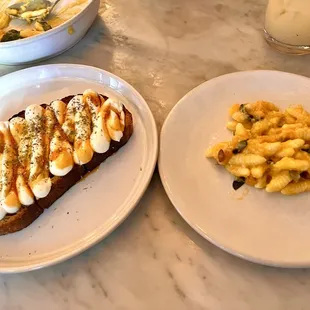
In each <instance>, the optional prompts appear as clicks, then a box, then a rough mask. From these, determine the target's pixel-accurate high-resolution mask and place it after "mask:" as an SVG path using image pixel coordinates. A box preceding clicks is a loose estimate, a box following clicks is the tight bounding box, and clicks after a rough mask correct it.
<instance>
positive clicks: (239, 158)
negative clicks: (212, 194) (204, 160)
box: [206, 101, 310, 195]
mask: <svg viewBox="0 0 310 310" xmlns="http://www.w3.org/2000/svg"><path fill="white" fill-rule="evenodd" d="M229 114H230V116H231V118H232V120H230V121H229V122H227V125H226V127H227V129H228V130H230V131H231V132H232V133H233V137H232V139H231V140H230V141H227V142H220V143H218V144H216V145H214V146H212V147H210V148H209V149H208V150H207V151H206V157H208V158H214V159H215V160H216V161H217V163H218V164H219V165H222V166H224V167H225V168H226V169H227V171H229V172H230V173H231V174H232V175H234V176H235V181H234V183H233V187H234V189H238V188H239V187H240V186H241V185H242V184H243V183H246V184H248V185H250V186H254V187H256V188H260V189H265V190H266V191H267V192H281V193H282V194H284V195H295V194H299V193H303V192H307V191H310V114H309V113H308V112H307V111H306V110H305V109H304V108H303V107H302V106H301V105H293V106H290V107H288V108H287V109H286V110H284V111H283V112H281V111H280V110H279V108H278V107H277V106H276V105H274V104H273V103H271V102H265V101H258V102H255V103H247V104H234V105H233V106H232V107H231V108H230V109H229Z"/></svg>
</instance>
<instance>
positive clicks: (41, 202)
mask: <svg viewBox="0 0 310 310" xmlns="http://www.w3.org/2000/svg"><path fill="white" fill-rule="evenodd" d="M73 97H74V96H67V97H65V98H63V99H61V100H62V101H63V102H64V103H66V104H68V103H69V101H70V100H71V99H72V98H73ZM103 97H104V98H105V99H107V97H106V96H103ZM41 106H42V107H44V108H45V107H46V104H42V105H41ZM124 113H125V124H126V125H125V129H124V132H123V137H122V139H121V140H120V142H117V141H111V144H110V148H109V150H108V151H107V152H105V153H103V154H98V153H94V156H93V158H92V160H91V161H90V162H89V163H88V164H86V165H83V166H78V165H75V166H74V167H73V169H72V170H71V171H70V172H69V173H68V174H67V175H65V176H64V177H56V176H51V177H52V189H51V191H50V193H49V194H48V195H47V197H45V198H42V199H38V200H37V201H35V203H34V204H32V205H31V206H22V207H21V209H20V210H19V211H18V212H17V213H16V214H13V215H9V214H8V215H6V216H5V217H4V219H2V220H0V235H5V234H9V233H13V232H17V231H19V230H22V229H24V228H26V227H27V226H29V225H30V224H31V223H32V222H34V221H35V220H36V219H37V218H38V217H39V216H40V215H41V214H42V213H43V211H44V209H47V208H49V207H50V206H51V205H52V204H53V203H54V202H55V201H56V200H57V199H58V198H60V197H61V196H62V195H63V194H64V193H66V192H67V191H68V190H69V189H70V188H71V187H72V186H73V185H75V184H76V183H77V182H78V181H80V180H81V178H83V177H84V176H85V175H86V174H87V173H88V172H91V171H92V170H94V169H95V168H96V167H98V166H99V165H100V164H101V163H102V162H104V161H105V160H106V159H107V158H108V157H110V156H111V155H113V154H114V153H116V152H117V151H118V150H119V149H120V148H121V147H122V146H123V145H125V144H126V143H127V142H128V140H129V139H130V137H131V135H132V133H133V119H132V115H131V113H130V112H129V111H128V110H127V109H126V108H125V106H124ZM14 117H22V118H24V117H25V111H20V112H19V113H17V114H15V115H14V116H12V117H11V118H10V120H11V119H12V118H14Z"/></svg>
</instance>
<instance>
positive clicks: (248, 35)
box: [0, 0, 310, 310]
mask: <svg viewBox="0 0 310 310" xmlns="http://www.w3.org/2000/svg"><path fill="white" fill-rule="evenodd" d="M265 5H266V0H234V1H230V0H191V1H186V0H130V1H128V0H107V1H102V3H101V8H100V14H99V15H100V16H98V18H97V19H96V22H95V24H94V25H93V27H92V28H91V30H90V31H89V32H88V34H87V35H86V37H85V38H84V39H83V40H82V41H81V42H80V43H79V44H78V45H77V46H75V47H74V48H72V49H71V50H69V51H68V52H66V53H65V54H63V55H61V56H58V57H56V58H54V59H51V60H49V61H45V62H43V64H47V63H82V64H87V65H92V66H97V67H100V68H103V69H106V70H109V71H111V72H113V73H115V74H117V75H119V76H121V77H122V78H124V79H125V80H127V81H128V82H129V83H131V84H132V85H133V86H134V87H136V88H137V89H138V91H139V92H141V94H142V95H143V96H144V97H145V99H146V100H147V102H148V103H149V105H150V107H151V109H152V112H153V113H154V116H155V118H156V121H157V125H158V128H159V129H160V128H161V126H162V123H163V121H164V119H165V117H166V116H167V114H168V113H169V111H170V110H171V108H172V107H173V106H174V105H175V103H176V102H177V101H178V100H179V99H180V98H181V97H182V96H183V95H184V94H185V93H186V92H188V91H189V90H191V89H192V88H193V87H195V86H197V85H199V84H200V83H202V82H204V81H206V80H208V79H210V78H213V77H215V76H218V75H221V74H224V73H228V72H234V71H240V70H252V69H277V70H282V71H288V72H294V73H298V74H302V75H305V76H310V67H308V66H307V64H308V62H309V60H310V58H309V57H290V56H285V55H281V54H278V53H277V52H275V51H273V50H271V49H270V48H269V47H268V46H267V45H266V43H265V41H264V39H263V37H262V25H263V16H264V9H265ZM20 68H23V67H5V66H0V75H4V74H6V73H9V72H12V71H15V70H17V69H20ZM309 290H310V270H282V269H275V268H268V267H263V266H258V265H255V264H251V263H248V262H245V261H242V260H240V259H238V258H235V257H233V256H231V255H229V254H226V253H225V252H223V251H221V250H220V249H218V248H216V247H214V246H213V245H211V244H210V243H208V242H207V241H205V240H204V239H202V238H201V237H200V236H198V235H197V234H196V233H195V232H194V231H193V230H192V229H191V228H190V227H189V226H188V225H187V224H186V223H185V222H184V221H183V220H182V218H181V217H180V216H179V215H178V213H177V212H176V211H175V209H174V208H173V206H172V205H171V203H170V202H169V200H168V198H167V196H166V195H165V193H164V190H163V188H162V186H161V184H160V180H159V177H158V174H157V173H155V175H154V178H153V180H152V182H151V185H150V188H149V189H148V190H147V192H146V194H145V196H144V198H143V199H142V201H141V202H140V204H139V205H138V207H137V209H136V210H135V211H134V212H133V213H132V215H130V217H129V218H128V219H127V220H126V222H125V223H123V224H122V225H121V226H120V227H119V228H118V229H117V230H116V231H115V232H114V233H112V234H111V235H110V236H109V237H108V238H107V239H106V240H105V241H103V242H101V243H100V244H98V245H97V246H95V247H94V248H92V249H90V250H89V251H87V252H86V253H84V254H82V255H79V256H78V257H75V258H73V259H71V260H69V261H67V262H65V263H62V264H59V265H57V266H53V267H49V268H46V269H43V270H38V271H34V272H31V273H26V274H20V275H0V309H1V310H17V309H20V310H24V309H33V310H35V309H44V310H50V309H53V310H54V309H74V310H82V309H116V310H125V309H126V310H127V309H134V310H145V309H148V310H153V309H154V310H155V309H178V310H183V309H184V310H185V309H190V310H196V309H197V310H198V309H199V310H200V309H201V310H202V309H204V310H206V309H212V310H218V309H236V310H243V309H257V310H261V309H264V310H268V309H273V310H274V309H281V310H282V309H294V310H297V309H309V304H310V294H309Z"/></svg>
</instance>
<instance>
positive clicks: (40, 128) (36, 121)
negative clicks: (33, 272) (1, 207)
mask: <svg viewBox="0 0 310 310" xmlns="http://www.w3.org/2000/svg"><path fill="white" fill-rule="evenodd" d="M44 114H45V113H44V109H43V108H42V107H41V106H39V105H30V106H29V107H27V109H26V111H25V118H26V121H28V123H29V131H30V132H31V138H32V145H31V157H30V169H29V185H30V188H31V190H32V192H33V193H34V195H35V197H36V198H44V197H46V196H47V195H48V194H49V192H50V190H51V187H52V182H51V179H50V177H49V171H48V169H46V168H47V167H48V166H47V163H46V156H45V153H46V152H47V150H46V147H47V145H46V143H45V142H46V139H47V138H46V136H47V135H48V133H47V131H46V128H45V127H46V126H45V125H46V124H45V122H44V121H45V117H44Z"/></svg>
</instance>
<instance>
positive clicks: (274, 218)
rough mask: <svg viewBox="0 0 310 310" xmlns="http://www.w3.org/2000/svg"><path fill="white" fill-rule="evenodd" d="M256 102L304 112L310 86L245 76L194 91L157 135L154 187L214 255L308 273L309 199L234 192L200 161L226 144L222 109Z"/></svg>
mask: <svg viewBox="0 0 310 310" xmlns="http://www.w3.org/2000/svg"><path fill="white" fill-rule="evenodd" d="M257 100H267V101H272V102H274V103H275V104H277V105H278V106H279V107H280V108H285V107H287V106H288V105H290V104H297V103H298V104H302V105H304V107H305V108H306V109H307V110H308V111H310V79H308V78H306V77H302V76H298V75H293V74H289V73H284V72H276V71H249V72H240V73H233V74H228V75H224V76H221V77H218V78H215V79H213V80H210V81H208V82H206V83H204V84H202V85H200V86H199V87H197V88H195V89H194V90H193V91H191V92H190V93H189V94H187V95H186V96H185V97H184V98H183V99H181V100H180V101H179V103H178V104H177V105H176V106H175V107H174V108H173V110H172V111H171V113H170V115H169V116H168V118H167V120H166V121H165V124H164V126H163V128H162V132H161V141H160V156H159V170H160V175H161V179H162V182H163V184H164V187H165V189H166V192H167V194H168V196H169V198H170V200H171V201H172V203H173V204H174V206H175V207H176V209H177V210H178V212H179V213H180V214H181V216H182V217H183V218H184V219H185V220H186V221H187V222H188V224H189V225H191V226H192V227H193V228H194V229H195V230H196V231H197V232H198V233H199V234H201V235H202V236H203V237H204V238H206V239H207V240H209V241H210V242H212V243H213V244H215V245H217V246H218V247H220V248H222V249H224V250H226V251H227V252H229V253H232V254H234V255H236V256H239V257H241V258H244V259H247V260H250V261H253V262H257V263H261V264H266V265H273V266H281V267H304V266H310V204H309V203H308V202H309V198H310V195H309V194H303V195H299V196H292V197H284V196H282V195H281V194H278V193H275V194H270V193H267V192H265V191H263V190H258V189H255V188H250V187H247V186H244V187H242V188H240V189H239V190H238V191H236V192H235V191H234V190H233V189H232V176H231V175H230V174H229V173H228V172H227V171H226V170H225V169H224V168H222V167H220V166H216V165H215V162H214V161H212V160H210V159H206V158H205V156H204V153H205V150H206V149H207V148H208V147H209V146H210V145H211V144H212V145H213V144H214V143H217V142H220V141H225V140H226V139H227V140H229V139H230V138H231V133H230V132H228V130H227V129H225V124H226V122H227V120H228V119H229V118H228V108H229V107H230V106H231V105H232V104H233V103H245V102H253V101H257ZM247 192H248V193H247Z"/></svg>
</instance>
